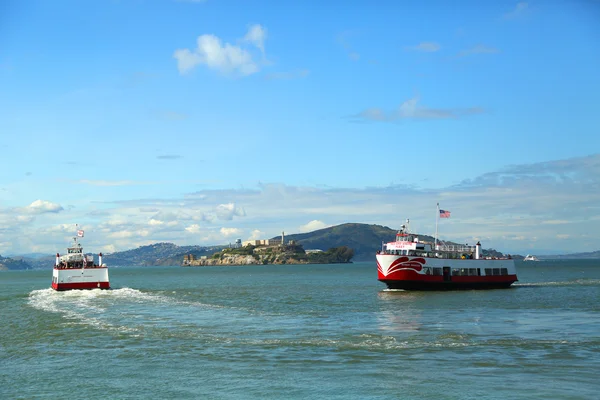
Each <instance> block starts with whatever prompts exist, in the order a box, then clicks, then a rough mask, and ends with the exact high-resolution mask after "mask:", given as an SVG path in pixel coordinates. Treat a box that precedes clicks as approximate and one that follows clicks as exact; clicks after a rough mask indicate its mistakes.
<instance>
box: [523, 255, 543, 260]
mask: <svg viewBox="0 0 600 400" xmlns="http://www.w3.org/2000/svg"><path fill="white" fill-rule="evenodd" d="M523 261H540V260H539V259H538V258H537V257H536V256H532V255H531V254H527V255H526V256H525V258H524V259H523Z"/></svg>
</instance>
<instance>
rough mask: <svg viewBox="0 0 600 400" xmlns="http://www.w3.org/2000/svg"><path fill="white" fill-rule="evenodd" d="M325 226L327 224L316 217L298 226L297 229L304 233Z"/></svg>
mask: <svg viewBox="0 0 600 400" xmlns="http://www.w3.org/2000/svg"><path fill="white" fill-rule="evenodd" d="M326 227H327V224H325V222H323V221H319V220H317V219H313V220H312V221H310V222H309V223H307V224H304V225H301V226H299V227H298V231H299V232H300V233H305V232H312V231H316V230H319V229H323V228H326Z"/></svg>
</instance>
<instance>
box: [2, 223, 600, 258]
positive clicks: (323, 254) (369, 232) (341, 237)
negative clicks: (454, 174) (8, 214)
mask: <svg viewBox="0 0 600 400" xmlns="http://www.w3.org/2000/svg"><path fill="white" fill-rule="evenodd" d="M396 232H397V231H396V230H395V229H391V228H389V227H386V226H382V225H374V224H360V223H346V224H341V225H336V226H332V227H329V228H324V229H319V230H316V231H313V232H307V233H298V234H292V235H287V236H286V237H285V238H286V240H287V242H288V243H289V241H292V242H293V243H295V244H296V245H298V246H301V247H302V251H304V254H302V251H300V250H298V251H295V250H293V249H289V250H288V249H285V250H283V251H282V252H279V253H277V252H271V253H269V252H266V253H260V252H259V253H258V254H256V255H257V256H258V260H256V257H255V256H254V251H253V252H252V254H241V253H240V254H235V253H236V251H240V252H241V250H238V249H236V248H235V247H237V243H234V244H227V245H215V246H199V245H196V246H177V245H175V244H173V243H164V242H163V243H154V244H150V245H147V246H141V247H138V248H136V249H131V250H126V251H120V252H115V253H111V254H105V255H104V262H105V263H106V264H107V265H109V266H154V265H156V266H181V265H183V262H184V260H185V259H186V257H187V258H188V262H189V261H191V260H194V261H196V260H202V259H203V257H204V258H205V259H206V260H208V259H211V260H214V261H211V262H212V263H215V264H213V265H234V264H230V262H233V263H236V265H240V264H242V265H243V264H244V263H247V262H250V261H249V260H250V259H249V258H246V259H243V257H247V256H250V257H251V258H253V259H254V260H255V261H252V262H256V263H258V264H264V263H265V262H266V263H267V264H268V263H278V264H283V263H284V262H285V263H286V264H291V263H300V264H305V263H306V264H307V263H315V264H319V263H329V262H339V261H335V260H336V259H337V257H338V255H339V254H338V253H337V251H339V248H343V247H344V248H346V249H349V250H352V253H353V255H352V257H350V259H351V261H354V262H358V261H374V260H375V252H376V251H377V250H380V249H381V244H382V242H386V243H387V242H389V241H391V240H393V239H394V237H395V236H396ZM280 238H281V236H278V237H273V238H272V239H269V242H271V241H273V243H275V242H276V241H277V240H278V239H280ZM419 239H420V240H422V241H429V242H433V241H434V238H433V237H432V236H430V235H419ZM244 243H246V242H244ZM445 243H447V244H457V243H453V242H449V241H446V242H445ZM484 245H485V243H484ZM253 246H255V249H256V246H257V243H256V242H255V243H254V244H253ZM224 249H225V250H226V251H225V252H223V251H222V250H224ZM328 249H338V250H328ZM253 250H254V249H253ZM482 252H483V255H484V256H491V257H503V256H505V254H503V253H501V252H499V251H496V250H495V249H490V248H488V249H485V248H484V249H483V251H482ZM215 254H218V257H217V256H216V255H215ZM233 256H235V257H238V258H237V259H235V260H232V257H233ZM346 256H347V254H346ZM511 256H512V257H513V258H514V259H516V260H519V259H523V256H521V255H518V254H511ZM54 258H55V256H54V252H53V254H48V255H47V256H43V257H40V256H39V254H29V255H23V256H12V257H10V258H8V257H2V256H0V270H19V269H48V268H52V266H53V265H54ZM217 258H218V260H219V261H217ZM538 258H540V259H548V258H553V259H587V258H589V259H599V258H600V251H595V252H589V253H576V254H567V255H556V256H538ZM341 259H342V260H343V259H344V257H342V258H341ZM237 261H239V264H237ZM344 262H346V261H344Z"/></svg>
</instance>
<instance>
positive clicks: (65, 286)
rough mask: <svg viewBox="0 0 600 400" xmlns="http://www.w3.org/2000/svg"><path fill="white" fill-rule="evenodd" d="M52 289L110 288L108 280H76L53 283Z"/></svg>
mask: <svg viewBox="0 0 600 400" xmlns="http://www.w3.org/2000/svg"><path fill="white" fill-rule="evenodd" d="M52 289H54V290H58V291H62V290H88V289H110V284H109V283H108V282H76V283H55V282H53V283H52Z"/></svg>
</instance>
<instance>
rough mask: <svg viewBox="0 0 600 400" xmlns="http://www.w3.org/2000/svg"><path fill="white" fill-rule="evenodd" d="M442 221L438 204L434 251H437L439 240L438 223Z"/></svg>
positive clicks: (438, 204)
mask: <svg viewBox="0 0 600 400" xmlns="http://www.w3.org/2000/svg"><path fill="white" fill-rule="evenodd" d="M439 220H440V203H437V210H436V212H435V239H434V241H433V249H434V250H437V238H438V221H439Z"/></svg>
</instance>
